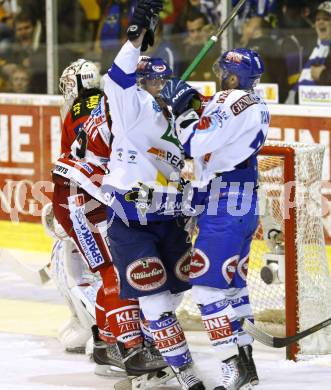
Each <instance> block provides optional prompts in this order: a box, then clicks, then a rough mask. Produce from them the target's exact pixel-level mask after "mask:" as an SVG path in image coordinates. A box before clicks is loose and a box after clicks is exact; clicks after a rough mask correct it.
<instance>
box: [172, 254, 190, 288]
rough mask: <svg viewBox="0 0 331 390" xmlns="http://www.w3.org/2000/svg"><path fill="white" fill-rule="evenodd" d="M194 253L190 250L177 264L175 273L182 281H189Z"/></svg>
mask: <svg viewBox="0 0 331 390" xmlns="http://www.w3.org/2000/svg"><path fill="white" fill-rule="evenodd" d="M191 258H192V253H191V251H188V252H186V253H185V255H184V256H182V257H181V258H180V259H179V260H178V261H177V263H176V265H175V275H176V276H177V278H178V279H179V280H181V281H182V282H188V280H189V274H190V264H191Z"/></svg>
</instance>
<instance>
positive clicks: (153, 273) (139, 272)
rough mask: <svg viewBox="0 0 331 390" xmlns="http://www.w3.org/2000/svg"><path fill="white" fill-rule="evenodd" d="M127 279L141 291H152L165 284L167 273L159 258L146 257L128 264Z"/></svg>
mask: <svg viewBox="0 0 331 390" xmlns="http://www.w3.org/2000/svg"><path fill="white" fill-rule="evenodd" d="M126 279H127V281H128V283H129V284H130V285H131V286H132V287H133V288H135V289H137V290H139V291H152V290H156V289H158V288H160V287H162V286H163V285H164V284H165V282H166V280H167V273H166V270H165V268H164V266H163V264H162V261H161V260H160V259H159V258H157V257H146V258H144V259H139V260H135V261H134V262H133V263H131V264H130V265H128V266H127V269H126Z"/></svg>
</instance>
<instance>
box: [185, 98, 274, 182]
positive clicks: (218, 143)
mask: <svg viewBox="0 0 331 390" xmlns="http://www.w3.org/2000/svg"><path fill="white" fill-rule="evenodd" d="M269 122H270V114H269V110H268V107H267V105H266V104H265V102H264V101H263V99H262V98H261V97H259V96H258V95H256V94H255V93H254V92H247V91H243V90H227V91H221V92H218V93H216V94H215V96H214V97H213V98H212V99H211V100H210V102H209V103H208V104H207V106H206V107H205V109H204V111H203V113H202V116H201V118H200V120H198V119H197V120H196V121H194V122H192V123H191V124H190V125H189V126H188V127H187V128H185V130H184V131H183V130H182V129H181V131H179V130H180V129H178V132H179V133H181V135H180V137H179V138H180V140H181V142H182V143H183V146H184V149H185V151H186V152H187V153H188V154H189V155H190V156H191V157H193V158H194V165H195V167H194V170H195V180H194V181H193V184H194V186H197V187H203V186H204V185H205V184H207V183H208V182H209V181H210V180H211V179H212V178H214V177H215V174H217V173H222V172H230V171H233V170H235V169H236V167H237V166H238V165H239V164H240V163H242V162H244V161H245V160H247V159H248V158H249V157H250V156H252V155H254V154H256V153H257V152H258V150H259V149H260V148H261V146H262V145H263V143H264V141H265V139H266V137H267V131H268V127H269ZM178 125H180V121H178Z"/></svg>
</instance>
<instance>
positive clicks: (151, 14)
mask: <svg viewBox="0 0 331 390" xmlns="http://www.w3.org/2000/svg"><path fill="white" fill-rule="evenodd" d="M162 7H163V0H140V1H138V4H137V6H136V8H135V9H134V12H133V15H132V19H131V22H130V25H129V27H128V29H127V35H128V39H129V40H130V41H134V40H136V39H137V38H138V37H139V36H140V34H141V32H142V30H143V29H144V28H145V29H147V30H151V31H152V33H153V34H152V35H153V37H152V40H153V42H154V30H155V27H156V25H157V22H158V15H159V12H160V11H161V10H162ZM155 17H157V20H155V19H156V18H155ZM147 32H148V31H147ZM150 35H151V33H149V36H150ZM146 41H147V44H149V42H150V41H151V38H150V37H148V38H146Z"/></svg>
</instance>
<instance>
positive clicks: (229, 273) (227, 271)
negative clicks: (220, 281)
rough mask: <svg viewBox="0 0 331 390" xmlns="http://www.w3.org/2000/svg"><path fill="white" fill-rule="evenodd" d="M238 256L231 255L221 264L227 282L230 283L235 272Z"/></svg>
mask: <svg viewBox="0 0 331 390" xmlns="http://www.w3.org/2000/svg"><path fill="white" fill-rule="evenodd" d="M238 260H239V256H232V257H230V258H229V259H227V260H225V262H224V263H223V265H222V275H223V277H224V279H225V280H226V282H227V283H231V281H232V279H233V276H234V274H235V272H236V269H237V265H238Z"/></svg>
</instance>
